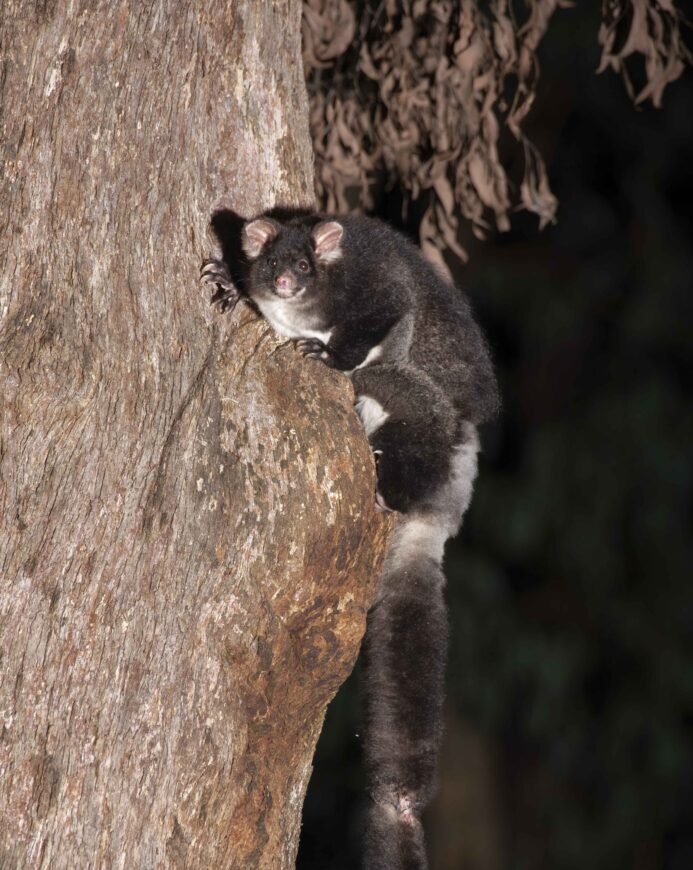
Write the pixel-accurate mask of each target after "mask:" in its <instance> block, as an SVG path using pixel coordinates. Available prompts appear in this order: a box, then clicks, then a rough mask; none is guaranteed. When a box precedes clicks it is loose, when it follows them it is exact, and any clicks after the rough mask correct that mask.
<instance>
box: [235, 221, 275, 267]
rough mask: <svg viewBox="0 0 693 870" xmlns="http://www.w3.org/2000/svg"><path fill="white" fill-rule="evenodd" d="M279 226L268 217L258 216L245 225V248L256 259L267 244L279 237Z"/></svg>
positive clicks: (247, 253) (250, 256)
mask: <svg viewBox="0 0 693 870" xmlns="http://www.w3.org/2000/svg"><path fill="white" fill-rule="evenodd" d="M278 233H279V227H278V226H277V224H275V222H274V221H271V220H268V218H258V219H257V220H255V221H250V223H249V224H246V225H245V226H244V227H243V250H244V251H245V254H246V256H247V257H249V258H250V259H251V260H254V259H255V258H256V257H258V256H259V255H260V253H261V252H262V249H263V248H264V247H265V245H266V244H268V243H269V242H271V241H272V240H273V239H276V238H277V235H278Z"/></svg>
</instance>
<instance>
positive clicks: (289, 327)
mask: <svg viewBox="0 0 693 870" xmlns="http://www.w3.org/2000/svg"><path fill="white" fill-rule="evenodd" d="M255 303H256V305H257V307H258V308H259V309H260V311H261V312H262V315H263V317H264V318H265V320H266V321H267V322H268V323H269V325H270V326H271V327H272V329H273V330H274V331H275V332H276V333H278V334H279V335H283V336H285V337H286V338H317V339H319V340H320V341H321V342H322V343H323V344H327V343H328V341H329V340H330V336H331V335H332V330H331V329H329V330H327V329H315V328H314V327H313V326H311V325H310V323H311V320H312V318H311V316H310V314H309V313H308V312H307V311H306V310H305V309H302V308H301V307H300V304H297V303H296V301H294V300H290V299H262V300H260V299H256V300H255Z"/></svg>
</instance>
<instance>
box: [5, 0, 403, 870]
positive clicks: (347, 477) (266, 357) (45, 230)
mask: <svg viewBox="0 0 693 870" xmlns="http://www.w3.org/2000/svg"><path fill="white" fill-rule="evenodd" d="M0 14H1V15H2V23H1V24H0V27H1V30H0V37H1V38H2V43H3V55H4V65H3V67H2V72H1V73H0V91H1V94H0V99H1V103H0V106H1V109H0V111H1V113H2V115H1V118H0V124H1V125H2V152H1V153H2V158H3V162H4V172H3V176H2V180H1V182H0V185H1V187H0V201H1V202H2V213H1V215H0V223H1V228H0V230H1V231H0V235H1V238H2V242H0V244H1V245H2V260H0V275H1V279H0V280H1V283H0V317H1V321H0V361H1V363H2V383H1V385H0V391H1V398H0V401H1V403H2V417H1V419H0V511H1V514H0V524H1V525H0V572H1V580H0V631H1V632H2V633H1V635H0V656H1V658H2V664H1V666H0V678H1V683H0V867H3V868H10V867H51V868H81V867H111V866H114V867H115V866H117V867H126V868H149V867H178V866H180V867H189V868H194V867H201V868H212V867H215V868H216V867H238V868H243V870H246V868H253V867H263V868H265V867H266V868H272V870H276V868H284V867H289V866H291V865H292V864H293V862H294V858H295V854H296V848H297V843H298V832H299V825H300V812H301V805H302V801H303V796H304V792H305V788H306V784H307V780H308V777H309V774H310V765H311V758H312V755H313V749H314V746H315V741H316V738H317V735H318V732H319V729H320V725H321V722H322V717H323V713H324V709H325V705H326V704H327V702H328V701H329V699H330V698H331V697H332V695H333V694H334V692H335V691H336V689H337V687H338V686H339V684H340V683H341V681H342V680H343V679H344V678H345V676H346V675H347V673H348V672H349V670H350V669H351V666H352V664H353V661H354V658H355V656H356V653H357V648H358V644H359V642H360V638H361V634H362V632H363V628H364V624H365V613H366V609H367V606H368V603H369V599H370V596H371V594H372V591H373V587H374V582H375V578H376V576H377V572H378V569H379V563H380V559H381V556H382V552H383V548H384V546H385V543H386V539H387V536H388V533H389V525H388V524H387V523H385V522H383V521H381V519H380V518H379V517H378V516H377V515H375V514H374V512H373V491H374V475H373V464H372V460H371V457H370V452H369V448H368V445H367V443H366V440H365V437H364V436H363V434H362V432H361V429H360V426H359V424H358V422H357V419H356V417H355V415H354V413H353V411H352V408H351V402H352V395H351V391H350V387H349V385H348V383H347V381H346V379H345V378H344V377H343V376H342V375H339V374H336V373H334V372H331V371H329V370H327V369H326V368H324V367H322V366H321V365H320V364H319V363H313V362H312V361H304V360H303V359H301V358H299V356H298V355H297V354H296V352H295V351H294V350H293V348H292V347H291V346H289V345H286V344H281V343H279V342H278V341H277V340H276V339H275V338H274V337H273V335H272V334H271V333H270V332H269V330H268V328H267V326H266V325H265V324H264V323H263V322H261V321H259V320H258V319H257V317H256V316H255V315H254V314H253V313H252V312H251V311H250V309H249V308H247V307H246V306H245V305H239V307H238V308H237V310H236V311H235V312H234V314H233V315H230V316H224V317H219V316H218V315H215V314H214V313H213V312H211V310H210V308H209V306H208V300H207V298H206V297H205V296H204V294H201V293H200V292H199V291H198V290H197V270H198V267H199V263H200V260H201V258H202V257H203V256H205V255H206V254H207V253H208V247H209V241H208V237H207V235H206V232H207V230H206V228H207V224H208V217H209V212H210V209H211V207H212V206H213V205H215V204H216V205H219V204H220V203H221V194H222V193H226V194H228V195H227V198H226V199H225V200H224V203H225V204H226V206H228V207H229V208H231V209H233V210H234V211H235V212H237V213H239V214H243V215H246V216H248V215H251V214H254V213H257V212H258V211H260V210H261V209H263V208H265V207H267V206H269V205H271V204H273V203H274V202H276V201H279V202H283V203H292V204H298V203H300V202H303V203H306V202H308V203H310V202H311V198H312V194H311V191H312V178H311V172H312V169H311V149H310V141H309V136H308V126H307V104H306V97H305V92H304V85H303V77H302V68H301V61H300V14H301V9H300V3H299V2H298V0H283V2H282V0H277V2H273V3H271V4H269V3H256V2H254V0H245V2H240V0H238V2H235V3H234V2H215V3H211V2H206V0H205V2H203V0H198V2H192V3H189V4H180V3H173V2H167V0H155V2H154V4H153V5H152V4H135V3H127V2H122V0H121V2H116V3H115V4H114V3H103V2H102V3H92V4H83V3H74V2H71V3H67V2H66V0H62V2H61V0H57V2H54V3H48V4H36V5H34V4H31V3H28V2H25V3H22V2H11V0H10V2H7V0H6V2H5V3H3V9H2V13H0Z"/></svg>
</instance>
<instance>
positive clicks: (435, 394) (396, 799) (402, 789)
mask: <svg viewBox="0 0 693 870" xmlns="http://www.w3.org/2000/svg"><path fill="white" fill-rule="evenodd" d="M243 247H244V250H245V252H246V255H247V256H248V258H249V269H248V273H247V279H246V282H245V284H244V287H243V288H242V290H241V291H240V293H243V294H246V295H247V296H248V297H249V298H250V299H251V300H252V302H253V303H254V304H255V305H256V306H257V307H258V308H259V309H260V311H261V312H262V313H263V314H264V316H265V317H266V318H267V319H268V321H269V322H270V323H271V324H272V325H273V326H274V328H275V329H276V330H277V332H279V333H280V334H281V335H285V336H287V337H290V338H294V339H296V340H297V345H298V347H299V349H300V350H301V351H302V352H303V353H304V354H305V355H307V356H310V357H313V358H316V359H320V360H322V361H323V362H324V363H326V364H327V365H330V366H333V367H334V368H338V369H341V370H343V371H346V372H347V373H349V374H350V376H351V378H352V381H353V384H354V390H355V393H356V396H357V399H358V401H357V410H358V411H359V413H360V414H361V417H362V419H363V421H364V426H365V428H366V431H367V434H368V436H369V440H370V443H371V445H372V447H373V450H374V451H375V453H376V455H377V457H378V492H377V495H376V500H377V502H378V504H379V505H381V506H382V507H387V508H389V509H394V510H397V511H400V512H401V514H402V515H401V517H400V519H399V521H398V525H397V528H396V530H395V535H394V540H393V544H392V547H391V549H390V552H389V554H388V557H387V560H386V564H385V569H384V572H383V576H382V577H381V579H380V584H379V589H378V595H377V599H376V602H375V603H374V605H373V607H372V608H371V611H370V613H369V615H368V627H367V632H366V638H365V641H364V650H363V655H364V667H365V676H366V688H367V692H366V711H365V718H366V723H365V724H366V729H365V730H366V763H367V768H368V775H369V780H370V796H371V808H370V812H369V824H368V831H367V837H366V867H367V868H369V870H376V868H377V870H400V868H401V870H404V868H407V870H422V868H425V867H426V866H427V863H426V852H425V846H424V838H423V830H422V827H421V820H420V817H421V812H422V810H423V808H424V807H425V805H426V803H427V802H428V800H429V799H430V797H431V795H432V793H433V791H434V789H435V765H436V756H437V751H438V745H439V742H440V735H441V730H442V703H443V678H444V668H445V659H446V652H447V618H446V610H445V603H444V599H443V588H444V582H445V581H444V576H443V573H442V570H441V562H442V555H443V545H444V542H445V540H446V539H447V538H448V537H450V536H451V535H454V534H456V532H457V530H458V528H459V526H460V524H461V521H462V516H463V514H464V512H465V510H466V509H467V506H468V504H469V501H470V499H471V494H472V487H473V482H474V478H475V475H476V454H477V451H478V440H477V435H476V425H477V424H479V423H482V422H483V421H484V420H487V419H489V418H490V417H491V416H493V415H494V414H495V413H496V411H497V409H498V393H497V389H496V382H495V378H494V375H493V369H492V366H491V361H490V358H489V354H488V351H487V348H486V343H485V341H484V339H483V336H482V335H481V332H480V330H479V328H478V326H477V325H476V323H475V321H474V319H473V317H472V314H471V311H470V308H469V305H468V303H467V301H466V299H465V298H464V296H463V295H462V293H461V292H460V291H458V290H457V289H456V288H455V287H454V286H452V285H451V284H450V283H448V281H446V280H445V279H444V278H443V277H441V276H440V275H439V274H438V273H437V272H436V270H435V269H434V268H433V267H432V266H431V265H430V264H429V263H428V262H427V261H426V260H424V258H423V257H422V256H421V254H420V252H419V251H418V249H417V248H416V247H414V245H412V244H411V243H410V242H408V241H407V240H406V239H405V238H403V237H402V236H401V235H399V234H398V233H396V232H395V231H394V230H392V229H391V228H390V227H388V226H386V225H385V224H383V223H381V222H379V221H375V220H372V219H369V218H363V217H354V216H346V217H331V216H326V215H319V214H302V215H296V216H294V217H290V218H289V219H287V220H282V221H277V220H275V219H274V218H272V217H270V216H265V217H262V218H260V219H256V220H255V221H251V222H249V223H248V224H246V225H245V227H244V230H243ZM203 280H204V281H205V282H206V283H210V284H213V285H216V286H217V288H218V289H217V293H216V295H215V297H214V299H213V301H215V302H219V303H220V304H221V305H222V307H224V308H228V307H231V306H232V305H233V304H235V301H236V299H237V298H238V296H239V295H240V293H239V291H238V290H237V289H236V287H235V286H234V283H233V282H232V281H231V278H230V272H229V270H228V268H227V265H226V264H225V263H223V262H222V261H209V262H208V263H207V264H206V265H205V266H204V267H203Z"/></svg>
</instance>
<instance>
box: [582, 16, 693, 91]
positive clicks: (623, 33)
mask: <svg viewBox="0 0 693 870" xmlns="http://www.w3.org/2000/svg"><path fill="white" fill-rule="evenodd" d="M602 11H603V23H602V26H601V27H600V29H599V43H600V45H601V46H602V57H601V62H600V64H599V69H598V70H597V72H603V71H604V70H605V69H607V68H609V67H610V68H611V69H613V70H614V71H615V72H617V73H620V75H621V76H622V78H623V82H624V84H625V86H626V90H627V91H628V94H629V95H630V96H631V98H632V99H634V100H635V102H636V104H637V103H642V102H644V101H645V100H648V99H649V100H652V103H653V104H654V105H655V106H660V105H661V103H662V94H663V93H664V89H665V88H666V86H667V85H668V84H670V83H671V82H673V81H676V79H677V78H678V77H679V76H680V75H681V73H682V72H683V71H684V69H685V67H686V64H689V65H690V64H691V63H693V55H692V54H691V52H690V51H689V49H688V48H687V47H686V45H685V43H684V41H683V36H682V32H681V31H682V29H683V27H684V26H690V25H688V22H686V20H685V19H684V18H683V16H682V15H681V13H680V12H678V11H677V9H676V7H675V6H674V4H673V3H672V2H671V0H649V2H648V0H603V3H602ZM638 54H639V55H642V56H643V57H644V59H645V76H646V78H647V83H646V84H645V85H644V87H643V88H642V89H641V90H640V92H639V93H637V94H636V93H635V90H634V87H633V83H632V80H631V77H630V75H629V73H628V63H627V62H628V60H629V59H631V60H632V59H633V56H634V55H638Z"/></svg>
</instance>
